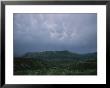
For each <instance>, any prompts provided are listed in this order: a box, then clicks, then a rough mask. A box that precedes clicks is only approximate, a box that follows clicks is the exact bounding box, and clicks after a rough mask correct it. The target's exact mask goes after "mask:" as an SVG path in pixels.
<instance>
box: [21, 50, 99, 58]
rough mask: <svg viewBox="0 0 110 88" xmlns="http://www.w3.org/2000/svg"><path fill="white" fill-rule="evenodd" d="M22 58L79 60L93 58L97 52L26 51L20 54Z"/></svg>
mask: <svg viewBox="0 0 110 88" xmlns="http://www.w3.org/2000/svg"><path fill="white" fill-rule="evenodd" d="M22 57H23V58H33V59H43V60H81V59H95V58H97V52H93V53H87V54H78V53H73V52H70V51H67V50H64V51H42V52H28V53H26V54H24V55H23V56H22Z"/></svg>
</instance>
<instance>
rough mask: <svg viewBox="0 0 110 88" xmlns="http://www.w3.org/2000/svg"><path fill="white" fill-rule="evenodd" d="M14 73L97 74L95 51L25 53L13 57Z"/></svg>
mask: <svg viewBox="0 0 110 88" xmlns="http://www.w3.org/2000/svg"><path fill="white" fill-rule="evenodd" d="M14 75H97V53H88V54H77V53H72V52H69V51H44V52H31V53H26V54H25V55H23V56H22V57H19V58H16V57H14Z"/></svg>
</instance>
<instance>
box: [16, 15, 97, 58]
mask: <svg viewBox="0 0 110 88" xmlns="http://www.w3.org/2000/svg"><path fill="white" fill-rule="evenodd" d="M50 50H52V51H54V50H69V51H72V52H78V53H90V52H96V51H97V14H95V13H92V14H90V13H89V14H88V13H83V14H81V13H79V14H75V13H74V14H60V13H59V14H35V13H33V14H28V13H27V14H26V13H25V14H23V13H16V14H14V54H15V55H17V56H19V55H23V54H24V53H26V52H36V51H50Z"/></svg>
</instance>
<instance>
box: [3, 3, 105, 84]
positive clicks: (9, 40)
mask: <svg viewBox="0 0 110 88" xmlns="http://www.w3.org/2000/svg"><path fill="white" fill-rule="evenodd" d="M5 13H6V14H5V18H6V19H5V24H6V25H5V42H6V45H5V51H6V52H5V56H6V61H5V71H6V73H5V76H6V79H5V80H6V84H106V6H105V5H6V8H5ZM13 13H97V51H98V56H97V57H98V58H97V59H98V75H97V76H14V75H13Z"/></svg>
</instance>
